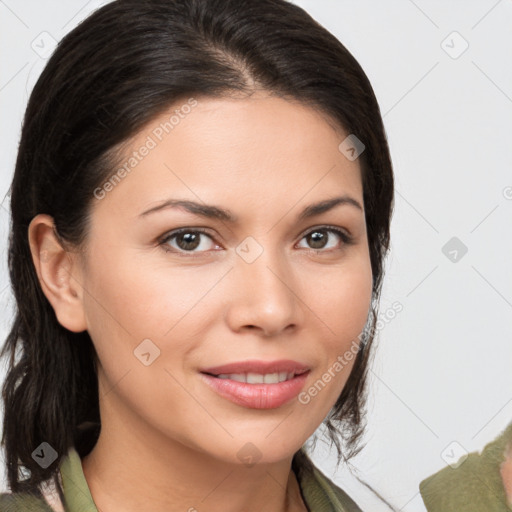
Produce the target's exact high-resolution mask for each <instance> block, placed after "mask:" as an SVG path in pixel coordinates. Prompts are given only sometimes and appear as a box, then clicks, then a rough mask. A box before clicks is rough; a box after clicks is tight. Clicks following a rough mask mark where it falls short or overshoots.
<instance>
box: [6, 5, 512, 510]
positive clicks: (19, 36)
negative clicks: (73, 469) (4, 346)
mask: <svg viewBox="0 0 512 512" xmlns="http://www.w3.org/2000/svg"><path fill="white" fill-rule="evenodd" d="M104 3H106V2H101V1H94V0H92V1H89V2H86V1H84V0H68V1H66V2H63V1H61V2H58V1H56V0H52V1H50V0H44V1H43V0H16V1H15V0H0V41H1V46H0V48H1V53H0V112H1V120H0V130H1V131H0V138H1V141H2V144H1V147H0V151H1V153H0V156H1V158H0V165H1V170H0V200H1V199H2V198H4V196H5V195H6V193H7V191H8V189H9V186H10V180H11V178H12V173H13V169H14V161H15V157H16V150H17V144H18V139H19V134H20V126H21V119H22V115H23V112H24V109H25V106H26V102H27V100H28V95H29V93H30V91H31V89H32V87H33V84H34V83H35V81H36V79H37V77H38V76H39V73H40V72H41V70H42V68H43V66H44V64H45V62H46V60H45V56H44V55H43V56H40V55H38V53H37V52H36V51H35V50H34V49H33V48H32V45H33V43H32V42H33V41H34V40H35V43H34V46H35V44H36V43H38V41H39V44H40V46H42V43H41V42H40V41H41V37H44V38H46V42H47V44H49V41H50V40H49V39H48V37H49V36H48V35H43V36H40V34H41V33H42V32H47V33H48V34H50V35H51V37H53V38H54V39H55V40H59V39H60V38H61V37H63V36H64V35H65V34H66V33H67V32H69V31H70V30H71V29H72V28H73V27H74V26H76V24H77V23H78V22H79V21H80V20H82V19H83V18H84V17H86V16H87V15H88V14H89V13H90V12H91V11H92V10H94V9H96V8H97V7H99V6H100V5H103V4H104ZM294 3H296V4H297V5H300V6H302V7H303V8H305V9H306V10H307V11H308V12H309V13H310V14H311V15H312V16H313V17H314V18H315V19H317V20H318V21H319V22H320V23H321V24H322V25H324V26H325V27H326V28H327V29H328V30H330V31H331V32H332V33H334V35H336V36H337V37H338V38H339V39H340V41H341V42H342V43H343V44H344V45H345V46H346V47H347V48H348V49H349V50H350V51H351V52H352V53H353V55H354V56H355V57H356V59H357V60H358V61H359V62H360V64H361V65H362V67H363V69H364V70H365V72H366V73H367V75H368V77H369V79H370V81H371V83H372V85H373V87H374V90H375V93H376V96H377V99H378V101H379V104H380V106H381V111H382V114H383V116H384V123H385V126H386V130H387V134H388V138H389V143H390V146H391V153H392V159H393V163H394V170H395V174H396V206H395V214H394V217H393V223H392V249H391V253H390V256H389V258H388V261H387V273H386V277H385V283H384V289H383V296H382V303H381V304H382V305H381V311H382V312H383V314H384V312H386V311H387V310H389V308H390V307H391V305H392V304H393V303H394V302H395V301H399V302H400V303H401V304H402V306H403V310H402V311H401V312H400V313H398V314H397V315H396V316H395V318H393V319H388V321H387V322H385V327H384V328H383V329H381V331H380V333H379V339H378V345H379V348H378V351H377V355H376V359H375V364H374V366H373V369H372V374H371V375H372V382H371V396H370V402H369V405H370V407H369V415H368V422H369V426H368V430H367V436H366V446H365V448H364V450H363V451H362V453H361V454H360V455H359V456H358V457H357V458H355V459H353V461H352V462H353V465H354V467H355V471H356V472H357V474H359V475H360V476H361V477H362V478H363V479H364V480H365V481H367V482H368V483H369V484H370V485H372V486H373V487H374V488H375V489H376V490H377V491H378V492H380V493H381V494H382V495H383V496H384V497H385V498H386V499H387V500H388V501H390V502H391V503H393V505H394V506H395V507H396V508H397V509H399V510H404V511H407V512H419V511H424V510H425V508H424V506H423V504H422V501H421V498H420V496H419V494H418V484H419V482H420V481H421V480H422V479H423V478H425V477H426V476H428V475H429V474H431V473H432V472H434V471H437V470H438V469H440V468H441V467H443V466H445V465H446V464H447V463H449V462H450V460H449V459H448V456H446V453H447V452H445V448H446V447H447V446H449V445H450V443H452V442H453V441H457V443H459V444H460V447H459V448H457V449H458V450H461V449H462V448H461V447H463V448H465V449H467V450H469V451H474V450H478V449H480V448H482V447H483V446H484V445H485V444H486V443H487V442H488V441H490V440H492V439H493V438H494V437H495V436H496V435H497V434H498V433H499V432H500V431H501V430H502V429H503V428H504V427H505V426H506V425H507V423H508V422H509V421H511V420H512V372H511V371H510V369H511V366H512V343H511V341H512V321H511V320H512V270H511V269H512V258H511V254H512V222H511V221H512V149H511V147H512V65H511V63H512V59H511V57H512V31H511V30H510V27H511V26H512V1H511V0H500V1H496V0H480V1H475V0H473V1H468V0H466V1H464V2H462V1H459V2H455V1H452V2H447V1H446V0H444V1H442V0H437V1H433V0H431V1H426V0H416V1H415V2H413V1H412V0H388V1H386V2H378V1H377V0H373V1H371V2H370V1H361V0H359V1H355V0H351V1H347V0H338V1H335V0H301V1H295V2H294ZM454 31H456V32H458V33H459V34H460V37H459V36H457V35H454V34H452V33H453V32H454ZM443 41H444V43H443ZM464 41H466V43H465V42H464ZM465 44H468V45H469V46H468V48H467V50H465V51H464V52H463V53H461V54H460V55H459V53H460V52H461V51H462V50H463V49H464V46H465ZM47 47H48V46H47ZM39 51H40V53H41V50H39ZM449 53H451V56H450V55H449ZM454 57H456V58H454ZM7 201H8V199H6V200H5V201H4V203H3V204H2V208H0V250H1V251H2V254H1V259H0V300H1V303H0V308H1V310H0V322H1V325H0V328H1V332H0V335H1V339H2V340H3V339H5V335H6V334H7V330H8V327H9V324H10V321H11V319H12V297H11V294H10V290H9V281H8V274H7V265H6V247H7V233H8V225H9V217H8V214H7V210H8V202H7ZM452 237H457V238H458V239H459V241H460V242H462V243H463V244H464V245H465V246H466V247H467V249H468V250H467V253H466V254H465V255H463V256H461V252H460V251H459V252H458V259H457V261H456V262H454V261H451V260H450V259H449V258H448V257H447V256H445V254H444V253H443V251H442V248H443V246H444V245H445V244H446V243H447V242H448V241H449V240H450V239H451V238H452ZM453 255H454V253H452V256H451V257H453ZM2 378H3V377H2ZM457 449H456V450H455V452H453V453H454V454H455V455H456V454H457V453H458V452H457ZM448 452H451V450H448ZM443 453H445V457H446V460H443V458H442V455H443ZM314 460H315V462H316V463H317V465H318V466H319V467H320V468H321V469H322V470H323V471H324V472H325V473H326V474H327V475H328V476H329V477H331V478H332V479H333V480H334V481H335V482H336V483H338V484H339V485H340V486H341V487H343V488H344V489H345V490H347V492H348V493H349V494H350V495H351V496H352V497H353V498H354V499H355V500H356V501H357V502H358V503H359V505H360V506H361V507H362V508H363V509H364V510H372V511H373V512H379V511H381V510H382V511H385V510H389V509H388V507H387V506H385V505H384V504H382V503H381V502H379V500H377V499H376V498H374V497H373V495H372V494H371V493H370V492H369V491H368V490H367V489H366V488H365V487H364V486H363V485H361V484H360V483H359V482H358V481H357V480H356V479H355V478H354V476H352V474H351V473H350V472H349V471H348V470H347V469H346V468H340V469H339V470H338V471H337V472H335V467H334V464H335V451H334V450H333V451H332V452H331V454H330V455H329V453H328V451H327V444H323V443H322V442H319V443H318V444H317V451H316V452H315V455H314ZM2 469H3V468H2ZM2 474H3V475H4V474H5V473H2ZM3 489H6V483H5V478H4V484H3ZM3 489H2V490H3Z"/></svg>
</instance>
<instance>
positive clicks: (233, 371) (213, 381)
mask: <svg viewBox="0 0 512 512" xmlns="http://www.w3.org/2000/svg"><path fill="white" fill-rule="evenodd" d="M310 370H311V369H310V368H309V367H308V366H307V365H304V364H301V363H298V362H297V361H290V360H281V361H272V362H266V361H244V362H237V363H230V364H227V365H223V366H217V367H214V368H205V369H203V370H201V371H200V373H201V375H202V378H203V381H204V382H205V383H206V384H207V385H208V386H209V387H210V389H212V390H213V391H215V392H216V393H217V394H219V395H220V396H222V397H223V398H226V399H228V400H229V401H231V402H234V403H235V404H237V405H240V406H242V407H248V408H251V409H275V408H278V407H280V406H282V405H284V404H286V403H288V402H290V401H291V400H292V399H293V398H295V397H296V396H297V395H298V394H299V392H300V391H301V389H302V388H303V387H304V385H305V382H306V379H307V377H308V375H309V373H310Z"/></svg>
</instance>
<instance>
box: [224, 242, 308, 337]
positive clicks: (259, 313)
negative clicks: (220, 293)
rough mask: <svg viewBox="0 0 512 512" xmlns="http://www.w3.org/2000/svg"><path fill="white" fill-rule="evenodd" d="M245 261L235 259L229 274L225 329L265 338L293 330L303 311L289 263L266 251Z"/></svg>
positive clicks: (240, 257) (240, 258)
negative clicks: (229, 284) (251, 259)
mask: <svg viewBox="0 0 512 512" xmlns="http://www.w3.org/2000/svg"><path fill="white" fill-rule="evenodd" d="M241 254H242V253H241ZM249 261H250V259H249V260H247V259H244V257H243V254H242V256H237V257H236V258H235V263H234V268H233V270H232V271H231V272H230V274H231V287H230V296H229V303H228V310H227V315H226V320H227V323H228V324H229V327H230V328H231V329H232V330H233V331H235V332H242V331H244V330H246V331H258V332H259V333H260V334H261V335H262V336H265V337H271V336H276V335H279V334H282V333H285V332H288V331H289V332H292V331H293V330H294V329H297V328H298V326H299V323H300V321H301V320H300V319H301V318H303V317H304V315H303V313H304V311H303V309H302V302H301V300H300V298H299V297H300V293H301V292H300V290H298V280H297V279H296V278H295V277H294V275H293V269H292V268H291V266H290V263H289V262H287V261H286V260H285V259H284V257H283V256H282V255H281V256H279V255H278V254H277V253H276V251H272V252H271V251H270V250H267V249H264V250H263V251H262V253H261V255H260V256H259V257H258V258H256V259H255V260H254V261H252V262H249Z"/></svg>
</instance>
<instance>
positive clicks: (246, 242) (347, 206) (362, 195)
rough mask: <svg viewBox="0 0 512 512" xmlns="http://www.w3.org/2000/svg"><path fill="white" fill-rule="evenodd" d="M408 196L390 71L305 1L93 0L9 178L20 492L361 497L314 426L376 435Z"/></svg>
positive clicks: (68, 502) (74, 498) (343, 447)
mask: <svg viewBox="0 0 512 512" xmlns="http://www.w3.org/2000/svg"><path fill="white" fill-rule="evenodd" d="M392 206H393V174H392V166H391V161H390V156H389V150H388V146H387V142H386V136H385V132H384V129H383V124H382V119H381V116H380V111H379V107H378V104H377V101H376V99H375V96H374V93H373V90H372V88H371V85H370V83H369V81H368V79H367V77H366V75H365V74H364V72H363V70H362V69H361V67H360V66H359V65H358V63H357V62H356V61H355V59H354V58H353V57H352V56H351V55H350V53H349V52H348V51H347V50H346V49H345V48H344V47H343V46H342V45H341V43H340V42H339V41H338V40H337V39H336V38H335V37H334V36H333V35H332V34H330V33H329V32H328V31H326V30H325V29H324V28H323V27H321V26H320V25H318V24H317V23H316V22H315V21H314V20H313V19H312V18H311V17H310V16H309V15H308V14H307V13H305V12H304V11H303V10H302V9H300V8H299V7H297V6H295V5H293V4H291V3H289V2H286V1H284V0H246V1H242V2H240V1H239V0H191V1H187V2H182V1H181V2H179V1H175V0H149V1H145V2H140V1H139V0H118V1H116V2H112V3H110V4H107V5H105V6H104V7H102V8H100V9H98V10H97V11H96V12H94V13H93V14H92V15H91V16H89V17H88V18H87V19H86V20H85V21H84V22H82V23H81V24H80V25H79V26H78V27H77V28H76V29H74V30H73V31H72V32H71V33H69V34H68V35H67V36H66V37H65V38H64V39H63V40H62V41H61V42H60V44H59V46H58V47H57V49H56V51H55V53H54V55H53V56H52V57H51V59H50V60H49V61H48V64H47V66H46V68H45V70H44V71H43V73H42V75H41V77H40V78H39V80H38V82H37V84H36V86H35V87H34V90H33V92H32V94H31V97H30V100H29V104H28V107H27V111H26V115H25V121H24V125H23V131H22V137H21V142H20V147H19V153H18V159H17V162H16V169H15V174H14V178H13V182H12V188H11V213H12V232H11V238H10V248H9V265H10V275H11V281H12V286H13V291H14V295H15V299H16V303H17V314H16V317H15V321H14V324H13V327H12V330H11V332H10V334H9V337H8V339H7V342H6V344H5V346H4V349H3V353H2V355H4V356H5V355H9V356H10V360H9V371H8V373H7V378H6V382H5V385H4V389H3V400H4V408H5V417H4V431H3V439H2V443H3V446H4V448H5V453H6V467H7V476H8V483H9V486H10V489H11V490H12V494H8V493H5V494H4V495H3V496H2V500H3V505H2V501H0V509H2V508H1V507H2V506H4V508H6V509H7V507H11V509H13V510H15V508H14V507H16V506H19V507H20V509H23V510H24V508H23V507H27V506H28V505H27V504H29V502H30V506H32V505H33V506H34V507H36V508H34V510H38V508H37V507H39V509H41V510H44V509H45V508H44V507H46V509H47V510H48V506H49V505H47V504H46V502H49V504H50V505H51V507H52V508H53V509H54V510H59V508H60V509H64V508H65V509H66V510H69V511H72V512H74V511H77V510H92V511H96V510H100V511H103V512H114V511H118V510H123V511H131V510H137V511H139V510H152V511H155V512H158V511H164V510H165V511H168V510H189V511H193V510H199V511H200V510H205V509H207V510H209V511H215V510H221V509H222V510H223V511H225V510H233V511H235V510H236V511H240V510H269V511H299V510H300V511H303V510H310V511H315V512H316V511H324V510H355V511H357V510H360V509H359V507H358V506H357V505H356V503H355V502H354V501H353V500H352V499H351V498H350V497H349V496H348V495H347V494H346V493H345V492H344V491H343V490H342V489H340V488H339V487H338V486H336V485H335V484H334V483H333V482H332V481H330V480H329V479H328V478H327V477H325V475H323V474H322V473H321V472H320V471H319V470H318V469H317V468H316V467H314V465H313V463H312V461H311V460H310V458H309V456H308V454H307V450H306V446H305V443H306V441H307V440H308V439H309V438H310V436H312V434H313V433H314V432H315V430H316V429H317V427H318V426H319V425H320V424H321V423H322V422H323V423H324V424H325V425H326V427H327V429H328V432H329V435H330V437H331V441H332V442H333V443H334V444H335V445H336V447H337V450H338V455H339V457H338V462H339V461H340V460H341V459H342V458H343V459H345V460H347V459H348V458H350V456H351V455H353V454H354V453H356V451H357V450H358V449H360V445H359V444H358V442H359V441H360V438H361V435H362V432H363V427H364V423H363V416H364V401H365V381H366V372H367V368H368V363H369V359H370V357H371V353H372V351H371V348H372V342H373V341H374V334H375V330H374V327H375V321H376V317H377V308H378V300H379V296H380V288H381V283H382V277H383V263H384V258H385V256H386V253H387V250H388V247H389V225H390V219H391V213H392ZM16 350H20V351H21V354H22V356H21V359H19V360H16V358H15V353H16ZM20 469H24V471H25V474H26V475H28V477H27V478H25V479H22V478H20V475H19V471H20ZM48 489H50V490H48ZM52 489H53V491H52ZM44 500H46V501H44ZM59 502H60V503H59ZM17 504H18V505H17ZM2 510H3V509H2Z"/></svg>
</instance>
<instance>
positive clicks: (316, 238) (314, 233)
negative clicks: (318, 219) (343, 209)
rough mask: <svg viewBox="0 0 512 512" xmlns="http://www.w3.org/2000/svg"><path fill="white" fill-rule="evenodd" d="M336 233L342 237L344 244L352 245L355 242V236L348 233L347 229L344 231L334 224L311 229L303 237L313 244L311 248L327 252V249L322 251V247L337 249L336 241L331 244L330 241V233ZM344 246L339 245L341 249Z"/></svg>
mask: <svg viewBox="0 0 512 512" xmlns="http://www.w3.org/2000/svg"><path fill="white" fill-rule="evenodd" d="M333 233H334V234H335V235H336V236H337V237H338V238H339V239H341V241H342V243H341V246H343V245H350V244H351V243H353V238H352V237H351V236H350V235H349V234H348V233H346V232H345V231H342V230H341V229H339V228H335V227H332V226H320V227H317V228H314V229H311V230H310V231H308V232H307V233H306V234H305V235H304V236H303V237H302V238H303V239H306V240H307V241H308V243H310V244H312V246H310V247H309V249H312V250H314V251H319V250H320V252H327V251H321V250H322V249H333V248H334V249H336V245H337V244H336V243H334V244H330V246H329V243H328V241H329V240H328V239H329V234H333ZM341 248H342V247H339V249H341Z"/></svg>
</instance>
